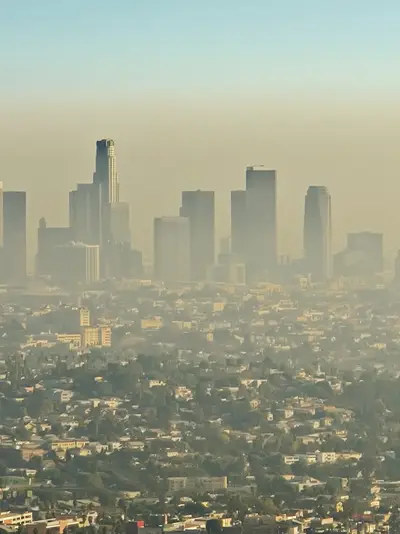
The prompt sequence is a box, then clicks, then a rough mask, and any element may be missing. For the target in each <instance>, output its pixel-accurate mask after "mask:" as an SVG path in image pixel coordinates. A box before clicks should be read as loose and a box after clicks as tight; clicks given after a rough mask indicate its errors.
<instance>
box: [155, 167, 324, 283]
mask: <svg viewBox="0 0 400 534" xmlns="http://www.w3.org/2000/svg"><path fill="white" fill-rule="evenodd" d="M276 189H277V188H276V171H274V170H267V169H265V168H264V167H262V166H251V167H247V168H246V188H245V189H244V190H239V191H232V192H231V236H230V239H226V240H223V242H222V246H221V249H220V253H219V255H218V258H217V261H215V202H214V196H215V195H214V191H184V192H183V193H182V207H181V210H180V216H179V217H162V218H157V219H156V220H155V224H154V262H155V276H156V278H158V279H160V280H167V281H172V280H175V281H176V280H192V281H202V280H209V281H215V282H226V281H229V282H233V283H245V282H246V281H250V282H259V281H265V280H271V279H273V278H276V277H277V274H278V271H279V267H280V264H279V261H278V254H277V241H278V231H277V207H276V204H277V195H276ZM304 251H305V258H304V266H303V267H304V268H306V271H307V273H310V274H311V275H312V276H313V278H314V279H315V280H316V281H325V280H326V279H328V278H329V277H330V275H331V272H332V258H331V256H332V254H331V199H330V195H329V192H328V190H327V189H326V188H325V187H314V186H313V187H310V188H309V190H308V192H307V195H306V202H305V220H304Z"/></svg>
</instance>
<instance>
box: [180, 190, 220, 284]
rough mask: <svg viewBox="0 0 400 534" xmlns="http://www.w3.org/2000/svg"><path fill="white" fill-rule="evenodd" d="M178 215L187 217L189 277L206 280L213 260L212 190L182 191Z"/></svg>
mask: <svg viewBox="0 0 400 534" xmlns="http://www.w3.org/2000/svg"><path fill="white" fill-rule="evenodd" d="M180 215H181V216H182V217H187V218H188V219H189V225H190V273H191V279H192V280H197V281H202V280H206V278H207V267H208V266H209V265H213V264H214V260H215V193H214V191H200V190H197V191H183V192H182V206H181V210H180Z"/></svg>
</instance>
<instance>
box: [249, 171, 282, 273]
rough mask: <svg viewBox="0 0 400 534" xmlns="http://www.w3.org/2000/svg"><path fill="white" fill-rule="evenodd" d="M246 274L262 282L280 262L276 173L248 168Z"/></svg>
mask: <svg viewBox="0 0 400 534" xmlns="http://www.w3.org/2000/svg"><path fill="white" fill-rule="evenodd" d="M246 220H247V225H246V226H247V236H246V249H247V251H246V256H247V258H246V259H247V274H248V276H249V278H250V279H253V280H257V279H258V280H260V279H265V278H266V277H268V276H270V274H271V272H273V271H274V269H275V268H276V263H277V222H276V171H274V170H267V169H265V168H264V167H263V166H252V167H247V168H246Z"/></svg>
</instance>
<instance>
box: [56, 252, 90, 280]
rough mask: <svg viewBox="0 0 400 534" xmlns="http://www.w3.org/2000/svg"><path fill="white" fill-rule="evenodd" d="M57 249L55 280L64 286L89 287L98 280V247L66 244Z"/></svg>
mask: <svg viewBox="0 0 400 534" xmlns="http://www.w3.org/2000/svg"><path fill="white" fill-rule="evenodd" d="M56 248H57V278H58V280H59V281H60V282H61V283H62V284H66V285H77V284H83V285H89V284H92V283H94V282H98V281H99V279H100V247H99V245H86V244H84V243H74V242H72V243H68V244H66V245H59V246H57V247H56Z"/></svg>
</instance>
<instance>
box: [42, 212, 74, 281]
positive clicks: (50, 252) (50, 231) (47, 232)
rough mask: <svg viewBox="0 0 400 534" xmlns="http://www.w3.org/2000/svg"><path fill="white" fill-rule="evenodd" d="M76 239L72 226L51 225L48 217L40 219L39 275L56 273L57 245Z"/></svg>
mask: <svg viewBox="0 0 400 534" xmlns="http://www.w3.org/2000/svg"><path fill="white" fill-rule="evenodd" d="M73 239H74V234H73V230H72V228H69V227H49V226H47V223H46V219H44V218H42V219H40V221H39V228H38V250H37V256H36V272H37V274H39V275H54V274H55V268H56V258H55V255H56V252H57V249H56V247H57V246H59V245H65V244H67V243H69V242H71V241H73Z"/></svg>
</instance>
